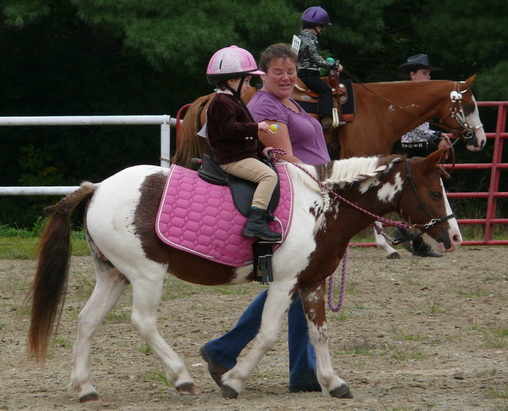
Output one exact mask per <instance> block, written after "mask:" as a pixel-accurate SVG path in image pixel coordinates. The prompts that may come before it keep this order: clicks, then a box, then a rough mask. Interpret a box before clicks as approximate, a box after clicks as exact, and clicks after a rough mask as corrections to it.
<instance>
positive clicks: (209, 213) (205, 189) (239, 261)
mask: <svg viewBox="0 0 508 411" xmlns="http://www.w3.org/2000/svg"><path fill="white" fill-rule="evenodd" d="M277 172H278V174H279V180H280V200H279V205H278V206H277V208H276V209H275V212H274V213H273V214H274V216H275V217H276V221H274V222H272V223H270V228H271V229H272V230H274V231H278V232H282V241H284V240H285V238H286V233H287V232H288V228H289V225H290V224H291V217H292V214H293V186H292V182H291V179H290V177H289V175H288V172H287V168H286V165H283V164H279V165H277ZM245 221H246V218H245V217H244V216H243V215H241V214H240V212H239V211H238V210H237V209H236V208H235V205H234V203H233V198H232V196H231V191H230V189H229V187H226V186H219V185H213V184H209V183H207V182H206V181H204V180H202V179H201V178H200V177H199V176H198V174H197V172H196V171H193V170H189V169H187V168H184V167H180V166H172V167H171V168H170V172H169V176H168V179H167V182H166V187H165V189H164V194H163V195H162V199H161V203H160V206H159V211H158V213H157V220H156V222H155V231H156V232H157V235H158V237H159V238H160V239H161V241H163V242H164V243H166V244H168V245H170V246H171V247H174V248H178V249H180V250H183V251H187V252H189V253H192V254H196V255H199V256H200V257H204V258H207V259H209V260H212V261H215V262H218V263H221V264H225V265H229V266H233V267H240V266H243V265H247V264H250V263H251V262H252V260H253V256H252V243H253V241H254V240H253V239H250V238H246V237H244V236H242V230H243V226H244V225H245Z"/></svg>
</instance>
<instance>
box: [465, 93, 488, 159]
mask: <svg viewBox="0 0 508 411" xmlns="http://www.w3.org/2000/svg"><path fill="white" fill-rule="evenodd" d="M472 99H473V103H474V111H473V112H472V113H470V114H468V115H467V117H466V121H467V123H468V124H469V126H470V127H471V128H472V129H473V131H474V133H475V135H476V140H477V141H478V147H475V146H472V145H468V146H466V148H467V149H468V150H469V151H480V150H481V149H482V148H483V147H484V146H485V143H486V141H487V136H486V135H485V130H484V129H483V124H482V121H481V120H480V113H479V111H478V104H476V99H475V98H474V96H472Z"/></svg>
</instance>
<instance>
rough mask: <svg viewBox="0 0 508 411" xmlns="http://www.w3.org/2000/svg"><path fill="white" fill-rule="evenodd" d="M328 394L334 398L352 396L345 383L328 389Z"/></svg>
mask: <svg viewBox="0 0 508 411" xmlns="http://www.w3.org/2000/svg"><path fill="white" fill-rule="evenodd" d="M330 395H331V396H332V397H335V398H353V394H351V391H350V390H349V387H348V385H347V384H342V385H339V386H338V387H337V388H334V389H333V390H331V391H330Z"/></svg>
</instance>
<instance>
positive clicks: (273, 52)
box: [259, 43, 298, 73]
mask: <svg viewBox="0 0 508 411" xmlns="http://www.w3.org/2000/svg"><path fill="white" fill-rule="evenodd" d="M278 58H287V59H289V60H291V61H293V62H294V63H295V64H296V63H298V55H297V54H296V53H295V52H294V51H293V49H292V48H291V46H290V45H289V44H286V43H276V44H272V45H271V46H268V47H267V48H266V49H265V50H264V51H263V52H262V53H261V57H260V59H259V68H260V69H261V70H262V71H264V72H265V73H266V72H267V71H268V67H269V66H270V63H271V62H272V60H274V59H278Z"/></svg>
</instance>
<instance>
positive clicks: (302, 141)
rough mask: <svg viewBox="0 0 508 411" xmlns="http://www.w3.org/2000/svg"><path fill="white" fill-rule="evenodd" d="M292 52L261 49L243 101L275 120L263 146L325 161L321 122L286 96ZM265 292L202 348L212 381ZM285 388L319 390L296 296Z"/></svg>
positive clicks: (256, 323) (258, 115)
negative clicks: (257, 77)
mask: <svg viewBox="0 0 508 411" xmlns="http://www.w3.org/2000/svg"><path fill="white" fill-rule="evenodd" d="M296 63H297V56H296V54H295V53H294V52H293V51H292V49H291V48H290V47H289V46H288V45H287V44H283V43H279V44H273V45H271V46H269V47H268V48H266V50H265V51H263V53H262V54H261V58H260V62H259V68H260V69H261V70H262V71H264V72H265V74H264V75H262V76H261V78H262V80H263V87H262V88H261V90H259V91H258V92H257V93H256V94H255V95H254V97H253V98H252V99H251V100H250V101H249V104H248V105H247V106H248V108H249V111H250V112H251V114H252V116H253V118H254V120H255V121H257V122H262V121H265V122H267V123H269V124H271V125H276V130H277V131H276V132H274V133H273V134H272V133H261V135H260V139H261V141H262V143H263V144H264V145H265V146H266V147H270V146H272V147H277V148H280V149H283V150H284V151H285V152H286V154H285V155H284V156H283V159H284V160H287V161H290V162H293V163H306V164H311V165H320V164H325V163H327V162H329V161H330V156H329V155H328V151H327V148H326V141H325V138H324V135H323V130H322V127H321V124H320V123H319V121H318V120H316V119H315V118H313V117H312V116H310V115H309V114H307V113H306V112H305V110H303V109H302V107H301V106H300V105H299V104H298V103H296V101H294V100H293V99H292V98H291V94H292V92H293V87H294V86H295V83H296V78H297V68H296ZM266 298H267V291H263V292H262V293H260V294H259V295H258V296H257V297H256V298H255V299H254V301H253V302H252V303H251V304H250V305H249V307H247V309H246V310H245V312H244V313H243V314H242V316H241V317H240V319H239V320H238V323H237V324H236V325H235V327H234V328H233V329H232V330H231V331H229V332H228V333H227V334H225V335H224V336H222V337H220V338H218V339H215V340H212V341H210V342H208V343H207V344H205V345H204V346H203V347H201V355H202V356H203V358H204V359H205V360H206V361H207V362H208V369H209V371H210V374H211V376H212V378H213V379H214V381H215V382H216V383H217V384H218V385H221V376H222V374H224V373H225V372H227V371H228V370H230V369H232V368H233V367H234V366H235V365H236V359H237V357H238V355H239V354H240V352H241V351H242V350H243V348H244V347H245V346H246V345H247V344H248V343H249V342H250V341H251V340H252V339H253V338H254V337H255V336H256V334H257V332H258V329H259V327H260V325H261V315H262V313H263V307H264V304H265V300H266ZM288 345H289V390H290V391H291V392H298V391H320V390H321V387H320V385H319V383H318V381H317V378H316V373H315V368H316V358H315V352H314V349H313V347H312V345H311V344H310V342H309V335H308V330H307V324H306V320H305V315H304V313H303V308H302V303H301V301H300V297H296V298H294V299H293V302H292V304H291V305H290V308H289V313H288Z"/></svg>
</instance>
